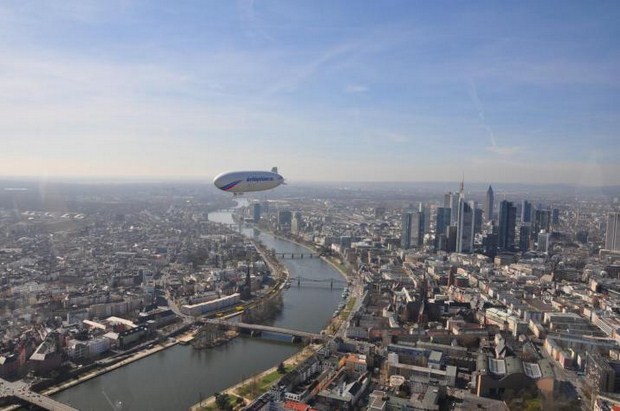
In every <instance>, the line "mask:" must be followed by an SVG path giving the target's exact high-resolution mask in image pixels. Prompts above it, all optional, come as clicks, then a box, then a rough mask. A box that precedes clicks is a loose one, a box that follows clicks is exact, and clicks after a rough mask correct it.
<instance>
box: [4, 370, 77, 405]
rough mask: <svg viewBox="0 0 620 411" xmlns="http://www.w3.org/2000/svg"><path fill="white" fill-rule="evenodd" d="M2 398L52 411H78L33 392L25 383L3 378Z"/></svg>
mask: <svg viewBox="0 0 620 411" xmlns="http://www.w3.org/2000/svg"><path fill="white" fill-rule="evenodd" d="M0 397H2V398H7V397H14V398H18V399H20V400H22V401H24V402H27V403H30V404H32V405H34V406H36V407H39V408H43V409H46V410H50V411H78V410H77V409H75V408H73V407H70V406H68V405H66V404H63V403H62V402H59V401H56V400H53V399H51V398H50V397H47V396H45V395H41V394H39V393H36V392H34V391H31V390H30V389H29V388H28V385H27V384H26V383H24V382H19V381H18V382H9V381H6V380H4V379H2V378H0Z"/></svg>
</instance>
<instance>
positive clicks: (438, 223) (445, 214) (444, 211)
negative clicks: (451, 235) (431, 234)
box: [435, 207, 451, 250]
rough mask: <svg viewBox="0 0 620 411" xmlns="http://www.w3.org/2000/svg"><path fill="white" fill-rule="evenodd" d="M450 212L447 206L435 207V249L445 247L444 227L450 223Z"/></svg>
mask: <svg viewBox="0 0 620 411" xmlns="http://www.w3.org/2000/svg"><path fill="white" fill-rule="evenodd" d="M450 214H451V210H450V208H448V207H439V208H437V216H436V217H435V248H436V249H437V250H445V249H446V246H447V244H446V239H447V232H446V228H447V227H448V226H449V225H450Z"/></svg>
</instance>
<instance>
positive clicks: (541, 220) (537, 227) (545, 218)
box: [532, 209, 551, 236]
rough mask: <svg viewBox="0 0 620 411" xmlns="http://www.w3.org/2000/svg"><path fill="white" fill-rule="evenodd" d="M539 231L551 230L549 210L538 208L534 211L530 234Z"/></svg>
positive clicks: (535, 233)
mask: <svg viewBox="0 0 620 411" xmlns="http://www.w3.org/2000/svg"><path fill="white" fill-rule="evenodd" d="M541 231H545V232H549V231H551V211H549V210H541V209H538V210H536V211H535V212H534V221H533V224H532V234H533V235H536V236H537V235H538V233H540V232H541Z"/></svg>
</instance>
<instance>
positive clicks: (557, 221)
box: [551, 208, 560, 226]
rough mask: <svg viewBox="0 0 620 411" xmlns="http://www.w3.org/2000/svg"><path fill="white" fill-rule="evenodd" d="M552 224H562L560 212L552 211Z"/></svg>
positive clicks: (557, 210)
mask: <svg viewBox="0 0 620 411" xmlns="http://www.w3.org/2000/svg"><path fill="white" fill-rule="evenodd" d="M551 224H553V225H554V226H558V225H559V224H560V210H559V209H557V208H554V209H553V210H551Z"/></svg>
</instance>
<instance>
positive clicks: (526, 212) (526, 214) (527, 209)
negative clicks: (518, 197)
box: [521, 200, 532, 223]
mask: <svg viewBox="0 0 620 411" xmlns="http://www.w3.org/2000/svg"><path fill="white" fill-rule="evenodd" d="M521 222H522V223H531V222H532V203H530V202H529V201H527V200H523V205H522V206H521Z"/></svg>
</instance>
